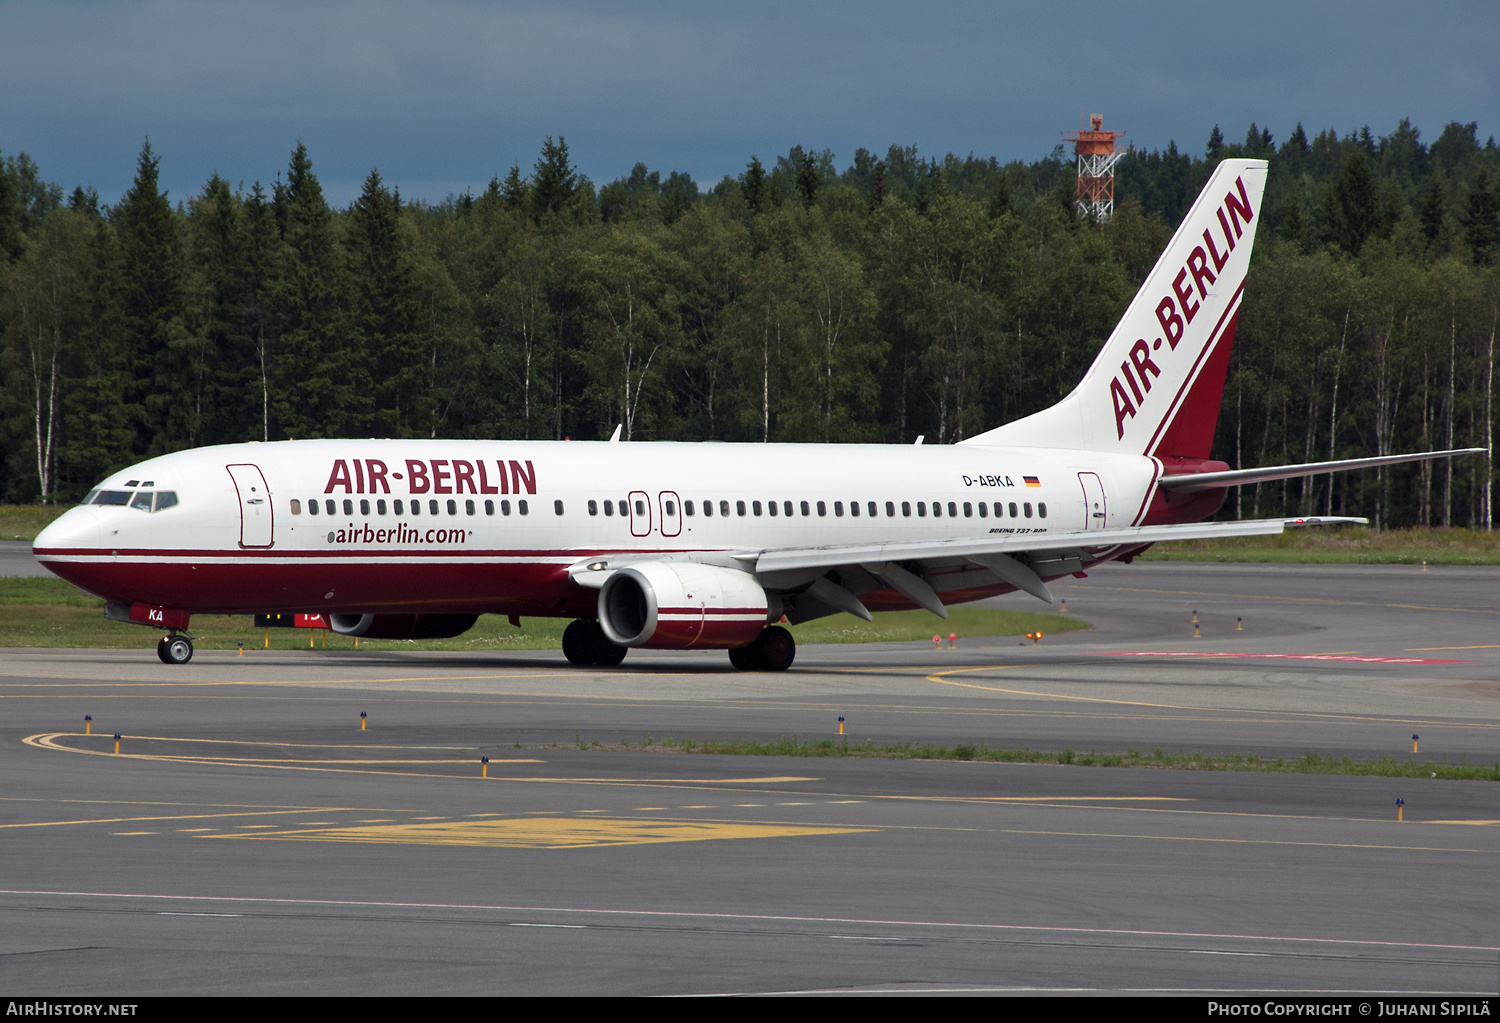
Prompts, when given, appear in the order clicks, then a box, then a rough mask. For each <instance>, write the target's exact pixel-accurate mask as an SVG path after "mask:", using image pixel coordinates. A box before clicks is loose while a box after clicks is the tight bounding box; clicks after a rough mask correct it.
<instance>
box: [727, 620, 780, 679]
mask: <svg viewBox="0 0 1500 1023" xmlns="http://www.w3.org/2000/svg"><path fill="white" fill-rule="evenodd" d="M796 659H797V641H796V640H795V639H793V638H792V634H791V633H790V632H788V631H787V630H786V629H783V628H782V627H781V626H779V625H772V626H770V627H769V628H767V629H764V630H762V632H761V634H760V635H759V636H757V637H755V642H753V643H751V644H750V645H749V646H742V647H737V648H735V649H733V650H730V651H729V663H730V664H732V665H734V666H735V667H736V668H738V669H740V670H741V671H786V670H787V669H788V668H790V667H791V666H792V662H793V661H794V660H796Z"/></svg>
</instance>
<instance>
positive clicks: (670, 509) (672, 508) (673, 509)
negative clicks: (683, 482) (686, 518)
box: [557, 501, 677, 515]
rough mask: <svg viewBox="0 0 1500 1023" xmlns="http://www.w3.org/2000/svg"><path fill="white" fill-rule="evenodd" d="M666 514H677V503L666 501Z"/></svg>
mask: <svg viewBox="0 0 1500 1023" xmlns="http://www.w3.org/2000/svg"><path fill="white" fill-rule="evenodd" d="M561 503H562V502H561V501H559V502H558V504H561ZM557 514H559V515H561V514H562V512H558V513H557ZM667 514H668V515H676V514H677V502H676V501H668V502H667Z"/></svg>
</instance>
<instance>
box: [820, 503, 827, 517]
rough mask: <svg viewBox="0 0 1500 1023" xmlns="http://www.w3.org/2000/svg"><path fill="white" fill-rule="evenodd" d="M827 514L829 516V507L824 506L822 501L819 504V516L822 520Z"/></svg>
mask: <svg viewBox="0 0 1500 1023" xmlns="http://www.w3.org/2000/svg"><path fill="white" fill-rule="evenodd" d="M827 514H828V505H826V504H824V503H823V502H822V501H819V502H818V516H819V517H820V518H821V517H822V516H824V515H827Z"/></svg>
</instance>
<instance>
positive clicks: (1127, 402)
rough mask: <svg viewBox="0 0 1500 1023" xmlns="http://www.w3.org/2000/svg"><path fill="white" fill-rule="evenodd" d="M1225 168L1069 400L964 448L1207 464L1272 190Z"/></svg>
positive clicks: (1248, 173) (1250, 168)
mask: <svg viewBox="0 0 1500 1023" xmlns="http://www.w3.org/2000/svg"><path fill="white" fill-rule="evenodd" d="M1266 166H1267V165H1266V162H1265V161H1264V160H1225V161H1224V162H1223V163H1221V164H1219V166H1218V167H1217V168H1215V170H1214V173H1213V176H1212V177H1211V178H1209V179H1208V185H1207V186H1206V187H1205V188H1204V189H1203V192H1202V194H1200V195H1199V196H1198V201H1197V202H1195V203H1193V208H1192V209H1191V210H1189V211H1188V214H1187V216H1186V217H1184V218H1183V221H1182V224H1181V226H1179V227H1178V228H1177V233H1176V234H1174V235H1173V236H1172V240H1171V241H1170V242H1168V243H1167V247H1166V249H1165V250H1164V251H1163V252H1162V254H1161V258H1160V259H1158V260H1157V261H1156V266H1155V267H1153V268H1152V270H1151V273H1150V274H1148V275H1147V277H1146V282H1145V283H1144V284H1143V285H1141V290H1140V291H1139V292H1137V294H1136V296H1135V298H1134V300H1132V301H1131V303H1130V307H1129V308H1128V309H1126V310H1125V315H1124V316H1123V317H1121V318H1120V322H1119V324H1118V325H1116V327H1115V329H1114V333H1112V334H1110V336H1109V340H1108V341H1106V342H1105V344H1104V347H1103V348H1102V349H1100V351H1099V356H1098V358H1096V359H1095V360H1094V364H1093V365H1092V366H1090V367H1089V371H1088V372H1087V373H1085V374H1084V377H1083V380H1082V381H1080V382H1079V384H1078V386H1077V387H1075V388H1074V389H1073V391H1072V393H1071V394H1069V395H1068V396H1067V397H1066V398H1064V399H1063V400H1062V401H1060V402H1058V403H1057V404H1056V405H1053V406H1052V407H1051V408H1048V409H1044V410H1042V411H1041V412H1037V413H1035V414H1034V415H1030V416H1027V417H1025V418H1024V419H1018V420H1016V421H1015V422H1013V423H1007V424H1005V425H1004V426H1001V427H998V428H997V429H994V430H990V431H989V432H987V433H982V434H980V435H978V436H977V437H972V438H970V439H969V440H966V441H964V442H963V443H965V444H993V445H999V444H1004V445H1012V444H1013V445H1018V446H1028V447H1046V448H1075V449H1086V450H1093V451H1109V452H1118V453H1121V454H1138V455H1154V456H1156V457H1158V458H1172V457H1179V458H1207V457H1208V455H1209V448H1210V447H1211V446H1212V444H1213V439H1214V427H1215V425H1216V424H1217V422H1218V418H1219V402H1220V399H1222V398H1223V396H1224V377H1225V374H1226V373H1227V372H1228V369H1229V351H1230V348H1231V347H1232V346H1233V344H1234V330H1235V326H1236V324H1237V323H1238V322H1239V312H1240V298H1241V296H1242V295H1243V293H1244V287H1245V272H1246V271H1247V270H1248V269H1249V266H1250V249H1251V245H1252V243H1253V242H1254V240H1255V227H1256V225H1257V224H1258V223H1259V220H1260V206H1261V196H1262V194H1263V193H1264V191H1265V187H1266Z"/></svg>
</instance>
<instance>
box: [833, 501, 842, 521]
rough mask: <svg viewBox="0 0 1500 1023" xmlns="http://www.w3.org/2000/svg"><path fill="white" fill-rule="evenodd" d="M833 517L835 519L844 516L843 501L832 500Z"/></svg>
mask: <svg viewBox="0 0 1500 1023" xmlns="http://www.w3.org/2000/svg"><path fill="white" fill-rule="evenodd" d="M833 517H834V518H836V519H841V518H843V517H844V502H843V501H835V502H833Z"/></svg>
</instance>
